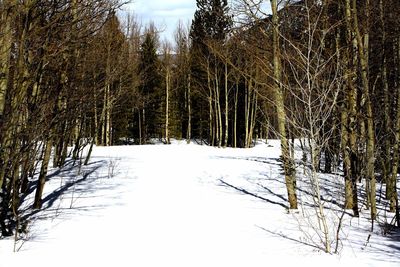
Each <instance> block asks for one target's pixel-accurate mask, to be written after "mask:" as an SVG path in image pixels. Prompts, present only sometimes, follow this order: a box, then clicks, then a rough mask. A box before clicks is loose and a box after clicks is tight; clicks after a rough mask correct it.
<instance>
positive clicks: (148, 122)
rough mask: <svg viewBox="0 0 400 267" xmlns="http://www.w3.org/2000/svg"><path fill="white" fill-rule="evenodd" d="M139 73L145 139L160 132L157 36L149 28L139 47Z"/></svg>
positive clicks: (159, 82)
mask: <svg viewBox="0 0 400 267" xmlns="http://www.w3.org/2000/svg"><path fill="white" fill-rule="evenodd" d="M138 72H139V75H140V78H141V84H140V93H141V94H142V97H143V109H142V111H141V118H142V119H141V124H142V126H141V129H142V138H143V140H144V141H146V140H147V139H148V138H150V137H156V136H157V134H158V135H159V134H161V132H160V129H161V128H160V127H159V126H160V125H159V124H160V119H161V115H160V114H159V113H160V103H161V96H160V87H161V81H162V80H161V79H162V78H161V75H160V62H159V59H158V55H157V36H156V33H155V31H152V30H151V29H150V30H148V31H147V32H146V34H145V37H144V41H143V43H142V45H141V48H140V55H139V70H138Z"/></svg>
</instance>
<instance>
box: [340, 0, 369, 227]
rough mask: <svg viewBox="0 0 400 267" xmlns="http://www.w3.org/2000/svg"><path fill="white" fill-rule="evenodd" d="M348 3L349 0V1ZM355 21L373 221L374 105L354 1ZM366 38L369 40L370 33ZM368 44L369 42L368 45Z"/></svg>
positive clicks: (366, 57) (364, 48)
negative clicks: (363, 99) (364, 108)
mask: <svg viewBox="0 0 400 267" xmlns="http://www.w3.org/2000/svg"><path fill="white" fill-rule="evenodd" d="M347 1H348V0H347ZM352 3H353V5H352V9H353V21H354V31H355V35H356V38H357V44H358V55H359V57H360V64H361V78H362V84H363V94H364V97H365V102H366V103H365V105H366V113H367V114H366V115H367V171H366V174H367V179H368V180H369V182H370V191H371V192H369V193H370V200H371V219H372V220H375V219H376V180H375V132H374V122H373V118H374V117H373V112H372V104H371V100H370V96H369V77H368V53H367V52H366V51H367V49H368V47H366V46H365V45H364V42H363V40H362V37H361V33H360V29H359V26H358V17H357V1H356V0H353V2H352ZM368 7H369V1H367V10H368ZM365 36H366V37H364V38H365V39H366V40H368V33H366V34H365ZM366 44H368V42H367V43H366Z"/></svg>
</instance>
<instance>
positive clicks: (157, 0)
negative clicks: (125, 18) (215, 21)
mask: <svg viewBox="0 0 400 267" xmlns="http://www.w3.org/2000/svg"><path fill="white" fill-rule="evenodd" d="M124 9H125V10H127V11H133V12H134V13H135V14H136V15H137V16H138V17H139V19H141V20H142V22H143V23H145V24H147V23H148V22H150V21H154V23H155V24H156V26H158V27H159V28H160V29H161V30H164V32H163V33H162V34H161V39H168V40H173V33H174V31H175V28H176V26H177V24H178V21H179V20H181V21H183V22H184V23H185V24H186V23H187V21H191V20H192V18H193V14H194V12H195V10H196V0H134V1H133V3H131V4H129V5H127V6H126V7H125V8H124Z"/></svg>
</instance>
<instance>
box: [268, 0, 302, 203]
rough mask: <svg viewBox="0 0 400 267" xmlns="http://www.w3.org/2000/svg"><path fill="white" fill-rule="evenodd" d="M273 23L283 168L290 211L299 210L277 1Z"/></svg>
mask: <svg viewBox="0 0 400 267" xmlns="http://www.w3.org/2000/svg"><path fill="white" fill-rule="evenodd" d="M270 2H271V9H272V22H273V27H274V29H273V49H274V59H273V62H274V80H275V81H274V95H275V105H276V110H277V115H278V131H279V135H280V139H281V150H282V159H283V168H284V171H285V182H286V189H287V194H288V199H289V205H290V209H297V194H296V180H295V172H294V170H293V163H292V159H291V158H290V154H289V153H290V152H289V142H288V140H287V137H286V113H285V106H284V99H283V91H282V87H281V75H282V73H281V62H280V53H279V18H278V5H277V0H270Z"/></svg>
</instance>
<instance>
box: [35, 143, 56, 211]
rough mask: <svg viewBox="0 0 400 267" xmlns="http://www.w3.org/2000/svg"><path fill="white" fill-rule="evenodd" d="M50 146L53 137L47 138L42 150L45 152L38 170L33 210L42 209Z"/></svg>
mask: <svg viewBox="0 0 400 267" xmlns="http://www.w3.org/2000/svg"><path fill="white" fill-rule="evenodd" d="M52 146H53V137H51V136H49V137H48V140H47V142H46V146H45V148H44V149H45V151H44V155H43V161H42V166H41V168H40V174H39V178H38V182H37V187H36V193H35V201H34V203H33V208H34V209H40V208H41V207H42V194H43V189H44V185H45V183H46V176H47V169H48V166H49V161H50V156H51V148H52Z"/></svg>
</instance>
